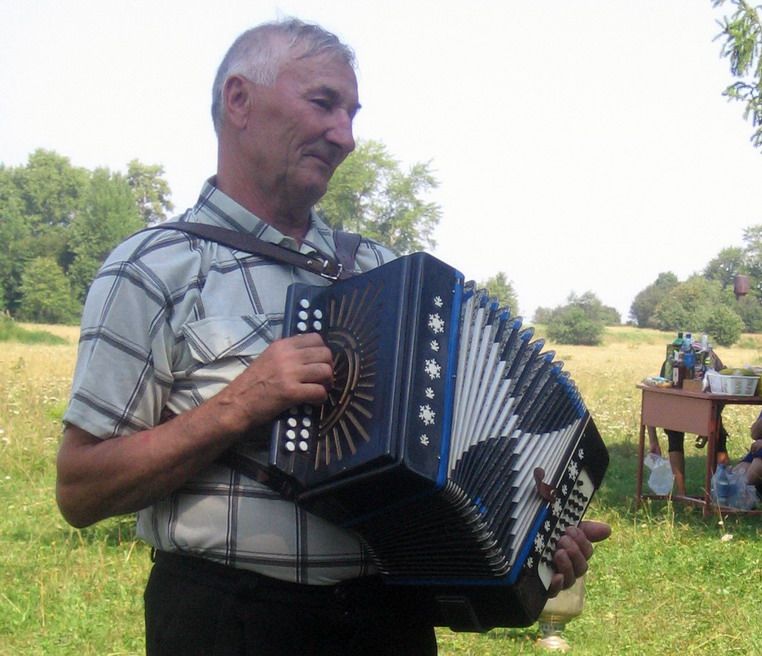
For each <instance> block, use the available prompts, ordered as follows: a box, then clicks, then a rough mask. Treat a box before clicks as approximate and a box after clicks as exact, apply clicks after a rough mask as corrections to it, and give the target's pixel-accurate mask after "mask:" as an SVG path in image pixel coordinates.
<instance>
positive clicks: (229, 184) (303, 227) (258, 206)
mask: <svg viewBox="0 0 762 656" xmlns="http://www.w3.org/2000/svg"><path fill="white" fill-rule="evenodd" d="M234 180H235V178H230V177H228V176H224V175H220V174H218V175H217V188H218V189H219V190H220V191H222V192H223V193H224V194H226V195H227V196H229V197H230V198H232V199H233V200H234V201H236V202H237V203H238V204H239V205H241V206H242V207H244V208H246V209H247V210H248V211H249V212H251V213H252V214H254V215H255V216H256V217H257V218H259V219H261V220H262V221H264V222H265V223H267V224H269V225H271V226H272V227H273V228H275V229H276V230H277V231H278V232H280V233H282V234H283V235H285V236H286V237H291V238H293V239H294V240H296V242H297V243H299V244H301V243H302V241H303V240H304V238H305V237H306V235H307V232H308V231H309V228H310V211H311V209H312V208H311V207H291V206H289V207H283V206H282V205H281V204H280V203H279V202H278V200H277V197H271V196H268V195H267V194H264V193H261V192H258V190H257V189H256V188H253V187H251V186H250V185H245V184H235V182H234Z"/></svg>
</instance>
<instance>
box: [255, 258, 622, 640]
mask: <svg viewBox="0 0 762 656" xmlns="http://www.w3.org/2000/svg"><path fill="white" fill-rule="evenodd" d="M312 331H314V332H318V333H320V334H321V335H322V336H323V338H324V340H325V342H326V344H327V345H328V346H329V347H330V348H331V350H332V352H333V355H334V378H335V384H334V387H333V389H332V390H331V391H330V393H329V400H328V402H327V403H326V404H324V405H323V406H319V407H314V408H312V407H299V408H292V409H291V410H290V411H289V412H287V413H285V414H284V415H283V417H281V418H279V419H278V420H277V421H276V423H275V426H274V429H273V434H272V440H271V448H270V461H269V467H270V471H271V472H273V473H274V474H277V476H278V477H280V478H281V479H282V480H286V481H287V484H285V485H282V486H281V490H288V491H289V494H290V496H292V497H293V498H294V499H296V500H297V502H298V503H299V504H300V505H302V506H303V507H305V508H306V509H308V510H310V511H311V512H314V513H315V514H318V515H320V516H323V517H325V518H326V519H328V520H330V521H333V522H336V523H339V524H342V525H344V526H346V527H349V528H351V529H353V530H354V531H355V532H356V533H357V534H358V535H359V536H360V537H361V539H362V540H363V541H364V542H365V544H366V545H367V547H368V550H369V552H370V554H371V556H372V558H373V559H374V562H375V564H376V566H377V568H378V570H379V571H380V572H381V573H382V574H383V575H384V576H385V578H386V580H387V581H388V582H389V583H390V584H392V585H397V586H399V588H400V589H404V590H405V591H406V592H407V593H408V594H418V595H421V597H420V598H421V603H422V604H423V607H426V608H430V612H431V614H432V618H433V619H432V621H433V622H434V623H435V624H440V625H447V626H451V627H452V628H454V629H456V630H484V629H486V628H491V627H493V626H521V625H526V624H530V623H532V622H534V621H535V620H536V618H537V616H538V615H539V613H540V611H541V610H542V607H543V606H544V604H545V601H546V600H547V589H548V586H549V584H550V580H551V577H552V576H553V573H554V567H553V555H554V553H555V550H556V549H557V546H558V540H559V539H560V537H561V536H562V535H563V532H564V531H565V530H566V528H567V527H568V526H573V525H576V524H578V523H579V522H580V521H581V519H582V517H583V515H584V513H585V511H586V509H587V507H588V505H589V503H590V501H591V499H592V497H593V494H594V492H595V490H596V489H597V488H598V487H599V486H600V484H601V481H602V479H603V475H604V472H605V470H606V467H607V465H608V453H607V451H606V448H605V446H604V444H603V441H602V439H601V437H600V435H599V433H598V431H597V429H596V427H595V424H594V422H593V420H592V418H591V417H590V414H589V412H588V411H587V409H586V407H585V405H584V402H583V401H582V399H581V396H580V394H579V390H578V389H577V387H576V385H575V384H574V382H573V380H572V379H571V377H570V376H569V373H568V372H566V371H564V370H563V363H561V362H558V361H556V360H555V354H554V353H553V352H552V351H545V350H544V342H543V340H542V339H535V338H534V331H533V329H532V328H531V327H525V326H523V325H522V321H521V319H520V318H517V317H513V316H511V314H510V312H508V311H507V310H505V309H503V308H500V307H499V305H498V304H497V302H496V301H495V300H494V299H492V298H490V297H489V295H488V294H487V293H486V291H484V290H479V289H477V288H476V286H475V285H473V283H466V282H464V278H463V276H462V275H461V274H460V273H459V272H457V271H456V270H455V269H453V268H452V267H450V266H449V265H447V264H445V263H443V262H441V261H439V260H437V259H436V258H434V257H432V256H430V255H427V254H423V253H417V254H414V255H410V256H405V257H401V258H399V259H398V260H395V261H393V262H391V263H389V264H386V265H383V266H381V267H379V268H377V269H374V270H373V271H370V272H368V273H365V274H362V275H359V276H356V277H354V278H351V279H349V280H345V281H341V282H338V283H335V284H333V285H330V286H327V287H326V286H310V285H304V284H294V285H292V286H291V287H290V289H289V295H288V299H287V302H286V308H285V313H284V326H283V334H284V336H288V335H293V334H299V333H304V332H312Z"/></svg>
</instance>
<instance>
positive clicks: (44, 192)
mask: <svg viewBox="0 0 762 656" xmlns="http://www.w3.org/2000/svg"><path fill="white" fill-rule="evenodd" d="M15 176H16V184H17V185H18V188H19V190H20V192H21V194H22V199H23V201H24V213H25V215H26V217H27V220H28V221H29V222H30V225H31V228H32V233H33V235H34V236H35V237H40V236H42V235H43V234H44V233H45V232H49V231H50V229H51V228H53V229H54V228H66V227H67V226H68V225H69V224H70V223H71V222H72V220H73V219H74V217H75V216H76V215H77V212H78V211H79V209H80V207H81V206H82V197H83V195H84V193H85V190H86V189H87V184H88V178H89V173H88V171H87V169H84V168H80V167H75V166H72V165H71V162H70V161H69V158H68V157H62V156H61V155H58V154H57V153H54V152H53V151H50V150H43V149H42V148H38V149H37V150H35V151H34V153H32V154H31V155H30V156H29V159H28V161H27V165H26V166H25V167H23V168H18V169H15Z"/></svg>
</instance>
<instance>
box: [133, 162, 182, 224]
mask: <svg viewBox="0 0 762 656" xmlns="http://www.w3.org/2000/svg"><path fill="white" fill-rule="evenodd" d="M163 175H164V167H163V166H161V165H159V164H154V165H149V164H142V163H141V162H139V161H138V160H136V159H133V160H132V161H131V162H130V163H129V164H128V165H127V184H128V185H129V186H130V189H132V193H133V194H134V196H135V201H136V202H137V204H138V208H139V211H140V215H141V216H142V217H143V224H144V225H147V226H149V225H155V224H157V223H161V222H162V221H165V220H166V219H167V212H171V211H172V210H173V209H174V207H175V206H174V205H173V204H172V201H170V200H169V198H170V196H171V195H172V192H171V191H170V188H169V184H168V183H167V181H166V180H165V179H164V178H163V177H162V176H163Z"/></svg>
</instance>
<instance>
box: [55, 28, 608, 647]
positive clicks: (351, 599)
mask: <svg viewBox="0 0 762 656" xmlns="http://www.w3.org/2000/svg"><path fill="white" fill-rule="evenodd" d="M359 107H360V105H359V102H358V92H357V82H356V78H355V74H354V58H353V54H352V52H351V50H350V49H349V48H347V47H346V46H345V45H343V44H342V43H341V42H340V41H339V40H338V39H337V38H336V37H335V36H334V35H332V34H330V33H328V32H325V31H324V30H323V29H321V28H319V27H317V26H314V25H308V24H305V23H303V22H301V21H298V20H288V21H283V22H278V23H272V24H266V25H262V26H259V27H257V28H254V29H252V30H250V31H248V32H246V33H244V34H243V35H242V36H241V37H239V38H238V39H237V40H236V42H235V43H234V44H233V46H232V47H231V49H230V50H229V52H228V53H227V55H226V56H225V58H224V60H223V62H222V64H221V66H220V68H219V71H218V73H217V76H216V80H215V83H214V89H213V104H212V114H213V120H214V126H215V130H216V132H217V135H218V141H219V148H218V163H217V174H216V176H215V177H213V178H211V179H210V180H209V181H207V183H206V184H205V185H204V187H203V189H202V192H201V196H200V198H199V201H198V203H197V205H196V206H195V207H194V208H193V209H191V210H188V211H187V212H186V213H185V214H184V215H183V216H182V217H181V218H180V220H181V221H187V222H197V223H202V224H211V225H214V226H221V227H224V228H228V229H233V230H236V231H239V232H241V233H249V234H253V235H255V236H257V237H259V238H260V239H262V240H265V241H268V242H272V243H275V244H279V245H281V246H285V247H286V248H289V249H291V250H293V251H298V252H302V253H307V254H310V253H315V252H317V253H327V254H329V255H334V254H335V253H336V243H335V235H334V232H333V231H332V230H331V229H329V228H328V227H327V226H326V225H325V224H324V223H323V222H321V220H320V219H319V218H318V216H317V215H316V214H315V212H314V211H313V210H312V207H313V205H314V204H315V203H316V202H317V201H318V200H319V199H320V198H321V196H322V195H323V194H324V193H325V191H326V188H327V185H328V181H329V180H330V179H331V175H332V174H333V172H334V171H335V170H336V167H338V166H339V165H340V164H341V162H342V161H343V160H344V159H345V158H346V156H347V155H348V154H349V153H350V152H351V151H352V149H353V148H354V140H353V135H352V121H353V118H354V116H355V114H356V112H357V111H358V109H359ZM393 257H394V255H393V254H392V253H391V252H390V251H388V250H386V249H385V248H383V247H381V246H380V245H378V244H376V243H374V242H371V241H368V240H362V242H361V243H360V245H359V248H358V249H357V252H356V255H355V258H354V262H355V270H356V271H358V272H361V271H366V270H369V269H372V268H374V267H376V266H378V265H380V264H383V263H384V262H386V261H388V260H389V259H392V258H393ZM294 281H305V282H309V283H311V284H320V281H321V279H319V278H317V277H316V276H315V275H314V274H311V273H309V272H306V271H303V270H301V269H297V268H294V267H292V266H288V265H286V264H283V263H280V262H277V261H274V260H269V259H267V258H263V257H259V256H256V255H252V254H250V253H245V252H242V251H239V250H235V249H231V248H229V247H227V246H223V245H221V244H219V243H215V242H212V241H206V240H202V239H198V238H196V237H193V236H189V235H186V234H182V233H179V232H176V231H174V230H154V231H148V232H143V233H138V234H137V235H134V236H132V237H130V238H129V239H127V240H126V241H125V242H124V243H122V244H121V245H120V246H118V247H117V248H116V249H115V251H114V252H113V253H112V254H111V256H110V257H109V258H108V259H107V261H106V262H105V263H104V265H103V267H102V268H101V270H100V272H99V273H98V275H97V277H96V279H95V281H94V283H93V285H92V288H91V291H90V294H89V297H88V301H87V303H86V307H85V312H84V315H83V322H82V332H81V344H80V352H79V359H78V364H77V368H76V372H75V376H74V382H73V388H72V393H71V401H70V404H69V407H68V409H67V412H66V414H65V417H64V421H65V429H64V437H63V442H62V444H61V448H60V452H59V456H58V484H57V497H58V503H59V506H60V508H61V512H62V513H63V515H64V517H65V518H66V519H67V520H68V521H69V522H70V523H72V524H73V525H75V526H80V527H83V526H88V525H90V524H92V523H94V522H97V521H98V520H101V519H103V518H106V517H110V516H114V515H119V514H124V513H133V512H137V514H138V534H139V535H140V537H141V538H142V539H144V540H145V541H147V542H148V543H149V544H150V545H152V547H153V548H154V550H155V563H154V567H153V570H152V573H151V576H150V579H149V582H148V585H147V588H146V593H145V601H146V634H147V652H148V654H172V655H173V656H174V655H178V654H183V655H184V656H187V655H190V654H294V653H303V654H333V655H336V654H395V655H397V656H399V655H402V654H435V653H436V641H435V638H434V631H433V629H432V627H431V626H430V624H428V623H427V621H426V618H422V617H420V616H419V614H417V613H416V612H415V610H416V609H415V608H414V607H413V606H410V605H408V606H406V605H405V604H404V603H396V602H395V603H394V604H391V603H388V602H387V600H386V598H385V596H384V594H383V593H382V589H380V588H376V587H374V586H373V585H372V583H371V582H372V581H374V580H375V577H374V576H372V575H373V573H374V572H373V570H372V567H371V565H370V561H369V558H368V555H367V554H366V552H365V550H364V548H363V546H362V544H361V543H360V542H359V541H358V539H357V538H356V537H355V536H354V535H353V534H352V533H351V532H348V531H346V530H344V529H342V528H340V527H337V526H334V525H332V524H330V523H328V522H326V521H324V520H322V519H320V518H318V517H315V516H313V515H311V514H309V513H306V512H305V511H303V510H302V509H300V508H299V507H297V506H296V505H294V504H293V503H291V502H290V501H287V500H285V499H284V498H282V497H280V496H279V495H278V494H277V493H276V492H275V491H273V490H271V489H270V488H268V487H266V486H264V485H262V484H260V483H259V482H257V481H256V480H253V478H249V477H247V476H245V475H243V474H241V473H240V472H238V471H236V470H235V469H231V468H230V467H228V466H226V465H224V464H222V463H221V461H220V456H221V455H222V454H224V453H225V452H226V451H228V450H229V449H230V447H231V446H233V445H235V444H236V443H237V442H239V441H241V440H246V439H248V440H251V439H256V437H253V436H256V434H257V429H258V428H263V427H267V426H268V425H269V424H270V423H271V422H272V420H273V419H274V418H275V417H276V416H277V415H279V414H280V413H282V412H283V411H284V410H286V409H287V408H289V407H292V406H294V405H297V404H301V403H309V404H320V403H322V402H323V401H324V400H325V399H326V398H327V390H328V389H329V387H330V385H331V382H332V373H333V372H332V357H331V352H330V351H329V349H328V348H327V347H326V346H325V344H324V343H323V341H322V339H321V338H320V337H319V336H318V335H314V334H313V335H309V334H308V335H299V336H296V337H290V338H287V339H280V327H281V323H282V317H283V310H284V299H285V294H286V289H287V287H288V285H289V284H290V283H292V282H294ZM324 282H325V281H324ZM325 284H327V283H325ZM607 534H608V527H607V526H605V525H601V524H595V523H587V524H584V525H583V526H582V527H581V528H580V529H570V530H569V533H568V535H567V536H566V537H564V538H562V540H561V541H560V542H559V550H558V552H557V554H556V557H555V563H556V566H557V570H558V573H557V574H556V575H555V577H554V579H553V582H552V590H553V591H554V592H556V591H558V590H559V589H561V588H562V587H564V586H566V587H568V586H569V585H571V584H572V583H573V582H574V579H575V577H576V576H580V575H581V574H582V573H583V572H584V571H585V570H586V568H587V559H588V558H589V557H590V556H591V554H592V546H591V544H590V542H591V541H595V540H598V539H602V538H604V537H605V536H606V535H607Z"/></svg>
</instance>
